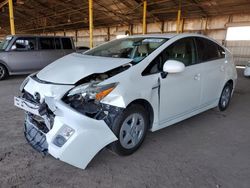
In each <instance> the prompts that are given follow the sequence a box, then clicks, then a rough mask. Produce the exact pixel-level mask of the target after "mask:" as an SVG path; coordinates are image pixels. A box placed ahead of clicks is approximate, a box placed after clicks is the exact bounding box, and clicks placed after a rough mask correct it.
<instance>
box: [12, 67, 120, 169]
mask: <svg viewBox="0 0 250 188" xmlns="http://www.w3.org/2000/svg"><path fill="white" fill-rule="evenodd" d="M118 72H119V71H118ZM106 75H107V74H106ZM100 77H101V79H100ZM86 78H87V79H86ZM86 78H85V79H84V80H80V81H79V83H78V84H79V85H78V86H76V87H75V85H63V84H61V85H60V84H53V83H45V82H43V81H39V79H38V78H37V77H36V76H31V77H29V79H28V81H27V80H26V81H25V82H26V83H25V84H24V85H23V86H22V87H23V88H22V91H23V96H22V97H15V99H14V102H15V105H16V106H17V107H19V108H21V109H23V110H25V114H26V115H25V126H24V127H25V129H24V134H25V137H26V139H27V141H28V142H29V144H30V145H31V146H32V147H33V148H34V149H36V150H37V151H39V152H42V153H44V154H46V153H49V154H51V155H52V156H54V157H55V158H57V159H60V160H62V161H64V162H66V163H69V164H71V165H74V166H76V167H79V168H82V169H85V168H86V166H87V165H88V163H89V162H90V161H91V159H92V158H93V157H94V156H95V155H96V154H97V153H98V152H99V151H100V150H101V149H102V148H104V147H105V146H107V145H108V144H110V143H112V142H114V141H116V140H117V137H116V136H115V134H114V133H113V132H112V130H111V127H112V124H113V122H114V120H115V118H116V117H117V116H118V115H119V114H120V113H121V112H122V111H123V108H120V107H116V106H112V105H109V104H104V103H102V102H101V100H102V99H103V98H104V97H105V96H106V95H108V94H109V93H110V92H112V90H113V89H114V88H115V87H116V86H117V84H118V83H111V84H106V85H101V84H100V83H101V81H102V80H104V79H107V76H105V75H104V74H99V75H97V74H96V75H90V76H89V77H86ZM88 79H90V80H88ZM80 82H81V83H80Z"/></svg>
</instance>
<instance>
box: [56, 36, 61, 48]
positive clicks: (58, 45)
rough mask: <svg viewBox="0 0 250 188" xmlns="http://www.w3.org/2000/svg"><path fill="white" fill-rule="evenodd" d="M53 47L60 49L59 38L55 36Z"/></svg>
mask: <svg viewBox="0 0 250 188" xmlns="http://www.w3.org/2000/svg"><path fill="white" fill-rule="evenodd" d="M55 47H56V49H61V41H60V38H55Z"/></svg>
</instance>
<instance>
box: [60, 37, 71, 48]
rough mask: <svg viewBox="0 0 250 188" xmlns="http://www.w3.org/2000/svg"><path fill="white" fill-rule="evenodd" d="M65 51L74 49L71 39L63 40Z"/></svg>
mask: <svg viewBox="0 0 250 188" xmlns="http://www.w3.org/2000/svg"><path fill="white" fill-rule="evenodd" d="M62 45H63V49H72V44H71V39H70V38H62Z"/></svg>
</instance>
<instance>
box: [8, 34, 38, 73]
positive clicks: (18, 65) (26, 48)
mask: <svg viewBox="0 0 250 188" xmlns="http://www.w3.org/2000/svg"><path fill="white" fill-rule="evenodd" d="M7 56H8V57H7V58H8V62H7V63H8V66H9V67H10V68H11V70H12V71H13V72H17V73H18V72H32V71H35V70H37V69H39V65H40V64H41V55H40V53H39V51H38V49H37V40H36V37H18V38H16V39H15V41H14V42H13V44H12V46H11V48H10V50H9V51H8V55H7Z"/></svg>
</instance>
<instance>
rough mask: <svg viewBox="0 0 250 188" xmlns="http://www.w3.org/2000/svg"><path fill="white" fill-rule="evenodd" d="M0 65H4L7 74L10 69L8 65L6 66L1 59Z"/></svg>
mask: <svg viewBox="0 0 250 188" xmlns="http://www.w3.org/2000/svg"><path fill="white" fill-rule="evenodd" d="M0 65H2V66H4V67H5V68H6V70H7V74H8V75H9V74H10V69H9V67H8V66H7V64H6V63H5V62H4V61H1V60H0Z"/></svg>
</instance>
